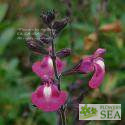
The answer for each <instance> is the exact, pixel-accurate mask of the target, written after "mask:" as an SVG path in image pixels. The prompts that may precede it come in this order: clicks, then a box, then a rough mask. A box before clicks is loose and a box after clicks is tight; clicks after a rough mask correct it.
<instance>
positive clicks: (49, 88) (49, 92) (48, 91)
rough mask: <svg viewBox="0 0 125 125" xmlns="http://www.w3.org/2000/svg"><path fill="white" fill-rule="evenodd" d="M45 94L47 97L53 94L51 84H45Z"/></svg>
mask: <svg viewBox="0 0 125 125" xmlns="http://www.w3.org/2000/svg"><path fill="white" fill-rule="evenodd" d="M43 94H44V96H45V97H46V98H48V97H50V96H51V94H52V89H51V86H45V87H44V89H43Z"/></svg>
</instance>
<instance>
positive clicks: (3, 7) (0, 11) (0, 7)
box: [0, 4, 8, 22]
mask: <svg viewBox="0 0 125 125" xmlns="http://www.w3.org/2000/svg"><path fill="white" fill-rule="evenodd" d="M7 9H8V4H0V22H1V21H2V20H3V19H4V17H5V14H6V12H7Z"/></svg>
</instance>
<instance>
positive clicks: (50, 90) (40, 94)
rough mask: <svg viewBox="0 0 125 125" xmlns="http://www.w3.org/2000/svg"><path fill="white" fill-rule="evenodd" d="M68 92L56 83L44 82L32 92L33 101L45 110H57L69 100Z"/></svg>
mask: <svg viewBox="0 0 125 125" xmlns="http://www.w3.org/2000/svg"><path fill="white" fill-rule="evenodd" d="M67 97H68V94H67V92H65V91H59V90H58V88H57V86H56V85H54V84H44V85H41V86H39V87H38V88H37V90H36V91H35V92H34V93H32V97H31V99H32V103H33V104H34V105H35V106H37V107H38V108H39V109H41V110H43V111H45V112H52V111H57V110H58V109H59V108H60V107H61V106H62V105H63V104H65V102H66V100H67Z"/></svg>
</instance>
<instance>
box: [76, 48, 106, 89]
mask: <svg viewBox="0 0 125 125" xmlns="http://www.w3.org/2000/svg"><path fill="white" fill-rule="evenodd" d="M104 53H105V49H101V48H99V49H97V50H96V52H95V53H94V54H93V55H92V56H89V57H86V58H84V59H83V60H82V63H81V65H80V67H79V68H78V70H79V71H80V72H83V73H85V74H86V73H89V72H94V75H93V77H92V79H91V80H90V81H89V87H90V88H98V87H99V86H100V84H101V83H102V81H103V78H104V75H105V64H104V60H103V58H101V57H102V56H103V54H104Z"/></svg>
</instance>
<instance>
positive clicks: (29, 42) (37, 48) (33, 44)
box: [27, 40, 48, 54]
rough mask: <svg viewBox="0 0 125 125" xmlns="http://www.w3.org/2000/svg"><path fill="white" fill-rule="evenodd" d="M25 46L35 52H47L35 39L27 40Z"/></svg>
mask: <svg viewBox="0 0 125 125" xmlns="http://www.w3.org/2000/svg"><path fill="white" fill-rule="evenodd" d="M27 47H28V48H29V49H31V50H32V51H34V52H36V53H39V54H48V52H47V51H46V50H45V49H44V48H43V47H42V46H41V45H40V44H39V43H38V42H37V41H33V40H27Z"/></svg>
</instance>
